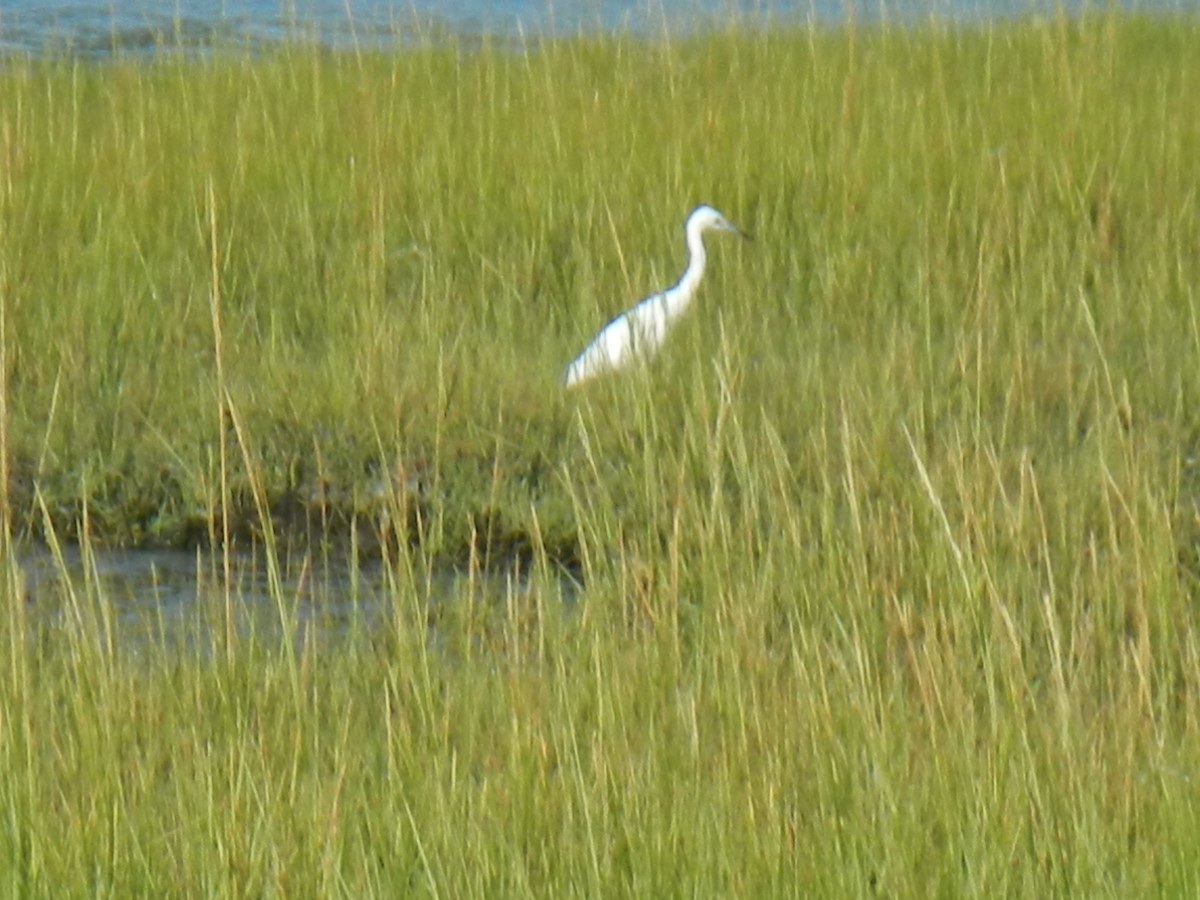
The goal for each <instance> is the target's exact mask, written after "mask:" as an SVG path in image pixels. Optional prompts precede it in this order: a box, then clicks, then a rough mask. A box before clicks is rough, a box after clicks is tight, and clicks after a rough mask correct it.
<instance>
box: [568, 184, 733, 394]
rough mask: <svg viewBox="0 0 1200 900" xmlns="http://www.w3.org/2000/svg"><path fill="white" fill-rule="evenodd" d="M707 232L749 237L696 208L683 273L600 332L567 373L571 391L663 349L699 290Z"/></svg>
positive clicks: (689, 221)
mask: <svg viewBox="0 0 1200 900" xmlns="http://www.w3.org/2000/svg"><path fill="white" fill-rule="evenodd" d="M709 229H715V230H719V231H732V232H734V233H736V234H741V235H742V236H743V237H745V236H746V235H745V234H744V233H743V232H742V231H741V230H740V229H738V228H737V227H736V226H734V225H731V224H730V223H729V222H728V221H726V219H725V217H724V216H722V215H721V214H720V213H719V212H717V211H716V210H715V209H713V208H712V207H711V206H697V207H696V208H695V209H694V210H692V212H691V215H689V216H688V218H687V223H686V224H685V225H684V231H685V233H686V235H687V247H688V264H687V268H686V269H684V272H683V275H682V276H680V278H679V280H678V281H677V282H675V284H674V285H672V286H671V287H669V288H667V289H666V290H665V291H662V292H661V293H658V294H651V295H650V296H649V297H647V298H646V299H644V300H642V301H641V302H640V303H638V304H636V305H635V306H632V307H630V308H629V309H627V310H626V311H625V312H623V313H621V314H620V315H619V316H617V317H616V318H615V319H612V320H611V321H610V322H609V323H608V324H607V325H605V326H604V327H603V328H601V329H600V332H599V333H598V334H597V335H596V336H595V337H594V338H593V339H592V342H591V343H590V344H588V345H587V347H585V348H584V350H583V352H582V353H580V354H579V355H578V356H577V357H575V359H574V360H572V362H571V364H570V365H569V366H567V370H566V372H565V373H564V375H563V383H564V384H565V385H566V386H567V387H571V386H572V385H575V384H578V383H579V382H581V381H586V380H587V379H589V378H593V377H595V376H596V375H600V374H603V373H604V372H611V371H615V370H617V369H622V368H624V367H625V366H627V365H629V364H630V363H632V362H633V361H634V360H635V359H639V358H643V359H644V358H648V357H650V356H651V355H652V354H653V353H654V352H655V351H656V350H658V348H659V347H661V346H662V343H663V341H665V340H666V338H667V331H668V330H669V329H670V327H671V324H672V323H673V322H674V321H675V320H676V319H678V318H679V317H680V316H681V315H682V314H683V313H684V311H685V310H686V309H687V308H688V306H689V305H690V304H691V302H692V299H693V298H694V297H695V296H696V291H697V289H698V288H699V287H700V279H701V278H703V277H704V265H705V263H706V262H707V258H708V255H707V253H706V252H705V249H704V239H703V236H702V235H703V233H704V232H705V231H707V230H709Z"/></svg>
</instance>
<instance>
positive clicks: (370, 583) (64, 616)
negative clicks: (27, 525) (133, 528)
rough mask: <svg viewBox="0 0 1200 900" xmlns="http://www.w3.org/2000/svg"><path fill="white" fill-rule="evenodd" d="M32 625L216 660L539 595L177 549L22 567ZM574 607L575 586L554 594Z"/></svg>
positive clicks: (51, 558)
mask: <svg viewBox="0 0 1200 900" xmlns="http://www.w3.org/2000/svg"><path fill="white" fill-rule="evenodd" d="M17 565H18V570H19V578H20V582H19V583H20V584H21V589H22V592H23V597H24V601H25V612H26V617H27V619H28V621H29V622H30V623H31V624H32V625H35V626H39V627H41V628H50V629H57V628H62V629H80V630H82V631H83V632H85V633H95V634H96V636H97V638H99V639H101V640H111V641H112V642H113V643H114V645H119V646H136V645H138V644H141V643H143V642H146V641H149V642H151V643H153V644H155V645H166V646H169V647H178V648H179V649H181V650H189V651H192V652H200V653H201V654H207V653H211V652H213V651H215V650H216V649H217V648H218V647H220V646H221V645H222V644H223V642H224V641H226V640H228V639H230V638H231V637H232V638H234V639H244V638H247V637H252V638H254V639H255V640H256V641H259V642H263V643H265V644H268V645H269V644H270V643H271V642H278V641H281V640H287V639H288V638H290V639H291V640H292V642H293V643H294V645H295V646H296V647H297V648H299V647H301V646H303V645H304V643H305V642H307V641H309V640H311V639H317V640H319V641H321V642H322V643H329V642H336V641H338V640H342V639H345V638H348V637H350V636H352V635H366V636H368V637H370V636H373V635H379V634H384V633H386V632H387V630H388V629H389V628H392V627H393V626H394V624H395V622H396V621H397V617H399V619H400V620H402V621H404V622H409V623H411V622H414V621H416V622H421V623H423V624H426V625H427V626H428V627H429V628H430V633H431V636H432V637H433V638H434V640H435V641H436V634H435V633H434V632H435V630H436V629H434V627H433V623H434V622H435V621H436V620H437V619H438V618H439V611H440V610H442V609H444V608H447V607H451V608H452V607H454V606H455V605H459V606H461V605H463V604H484V605H485V606H489V607H493V608H496V609H503V608H504V607H505V605H506V604H508V603H509V602H511V601H512V600H513V598H514V597H518V598H519V597H520V596H522V595H524V594H527V593H529V592H530V591H531V590H533V588H534V586H533V584H532V583H531V581H530V578H529V577H528V576H526V575H523V574H520V573H518V572H516V571H511V572H494V573H490V574H486V573H480V572H475V573H474V574H470V575H469V574H468V573H465V572H461V571H458V570H452V569H442V570H436V569H431V570H428V571H425V572H410V571H407V570H404V569H400V570H397V569H390V568H388V567H387V566H385V565H384V564H383V563H382V562H380V561H377V560H376V561H365V562H356V561H352V560H349V559H346V558H333V559H326V560H314V559H312V558H311V557H309V558H299V559H296V560H285V561H283V562H281V563H280V564H279V565H278V566H277V567H276V571H275V572H274V573H273V572H272V570H271V567H270V566H269V565H268V563H267V560H266V559H265V558H264V557H263V556H262V555H261V554H256V553H236V554H231V555H230V556H229V559H228V577H227V575H226V560H225V557H224V556H223V555H222V554H221V553H220V551H217V552H209V551H203V552H186V551H175V550H137V551H107V550H99V551H95V552H92V553H83V552H81V551H80V550H79V549H78V548H67V549H64V550H63V552H62V555H61V558H59V557H56V556H55V555H54V554H52V553H51V552H50V551H49V550H46V549H36V550H29V551H27V552H25V553H23V554H21V555H20V556H19V558H18V561H17ZM551 587H552V591H551V592H552V593H553V594H554V595H555V596H556V598H557V599H558V600H560V601H565V602H570V600H571V598H572V597H573V594H574V591H575V585H574V582H573V581H571V580H570V579H568V578H564V579H562V580H561V581H559V582H556V583H555V584H553V585H552V586H551Z"/></svg>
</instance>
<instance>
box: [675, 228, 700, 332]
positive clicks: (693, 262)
mask: <svg viewBox="0 0 1200 900" xmlns="http://www.w3.org/2000/svg"><path fill="white" fill-rule="evenodd" d="M687 247H688V264H687V268H686V269H684V270H683V274H682V275H681V276H679V281H678V282H676V285H675V287H676V289H675V290H673V291H672V292H671V297H670V302H669V308H668V313H669V314H670V315H671V316H677V315H679V314H680V313H682V312H683V311H684V310H685V309H687V307H688V304H689V303H691V302H692V298H693V297H695V296H696V289H697V288H699V287H700V279H701V278H703V277H704V264H705V262H707V260H708V255H707V254H706V253H705V251H704V240H703V239H702V238H701V237H700V232H699V231H693V230H691V229H689V230H688V233H687Z"/></svg>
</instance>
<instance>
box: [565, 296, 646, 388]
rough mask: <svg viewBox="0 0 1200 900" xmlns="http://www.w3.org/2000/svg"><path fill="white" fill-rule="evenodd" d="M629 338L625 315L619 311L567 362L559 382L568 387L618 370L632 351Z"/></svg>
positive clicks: (631, 340) (630, 332) (629, 328)
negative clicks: (618, 313)
mask: <svg viewBox="0 0 1200 900" xmlns="http://www.w3.org/2000/svg"><path fill="white" fill-rule="evenodd" d="M633 338H634V335H633V329H632V328H631V327H630V324H629V312H623V313H621V315H619V316H617V317H616V318H614V319H612V320H610V321H609V323H608V324H607V325H605V326H604V327H603V328H601V329H600V331H599V332H597V334H596V336H595V337H594V338H592V340H591V343H589V344H588V345H587V346H586V347H584V348H583V352H582V353H580V354H579V355H578V356H577V357H575V359H573V360H572V361H571V364H570V365H569V366H567V371H566V373H565V374H564V375H563V382H564V383H565V384H567V385H572V384H575V383H576V382H578V381H583V380H585V379H587V378H591V377H593V376H595V375H599V374H600V373H601V372H606V371H608V370H610V369H616V368H619V367H620V366H621V365H622V363H624V362H625V358H626V357H627V356H628V355H629V353H630V351H631V350H632V347H633Z"/></svg>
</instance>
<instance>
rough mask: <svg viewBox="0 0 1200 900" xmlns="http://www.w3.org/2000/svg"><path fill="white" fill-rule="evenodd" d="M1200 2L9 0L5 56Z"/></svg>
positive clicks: (957, 17)
mask: <svg viewBox="0 0 1200 900" xmlns="http://www.w3.org/2000/svg"><path fill="white" fill-rule="evenodd" d="M1198 4H1200V0H1101V2H1095V0H639V2H635V3H629V2H620V0H577V2H562V0H558V2H553V0H499V2H484V0H290V2H289V0H282V2H281V0H224V2H220V0H218V2H198V0H158V2H155V0H108V2H87V0H0V53H5V52H7V53H12V52H33V53H38V52H43V51H51V52H57V53H61V52H71V53H79V54H101V55H103V54H107V53H111V52H113V51H114V50H122V51H126V52H128V51H138V50H151V49H155V48H161V47H180V46H182V47H198V48H203V47H207V46H212V45H214V44H230V43H233V44H239V43H240V44H250V45H257V44H262V43H266V42H274V41H278V40H282V39H288V38H305V39H312V40H317V41H319V42H321V43H322V44H325V45H328V46H333V47H338V46H364V45H366V46H380V45H383V46H388V45H394V44H403V43H404V42H405V41H406V40H410V39H411V38H413V37H415V36H418V35H425V36H428V35H431V34H432V35H434V36H438V35H466V36H472V35H480V34H484V33H488V34H494V35H500V36H503V37H508V38H514V39H516V38H521V37H532V38H537V37H541V36H546V35H561V34H576V33H579V32H580V31H608V30H613V29H625V30H629V31H633V32H635V33H646V34H653V33H657V32H661V31H663V30H664V28H665V29H669V30H670V31H671V32H673V33H680V32H685V31H688V30H692V29H695V28H698V27H704V26H706V25H714V24H722V23H726V22H728V21H729V20H730V19H736V20H738V21H740V22H742V23H744V24H751V25H764V26H765V25H770V24H772V23H775V22H809V21H811V22H819V23H826V24H833V23H837V22H841V21H845V20H847V19H850V18H853V19H854V20H855V21H859V22H869V21H874V20H879V19H887V20H890V21H901V22H905V21H913V20H916V19H921V18H927V17H930V16H936V17H938V18H941V19H945V20H949V21H960V22H961V21H968V22H978V21H981V20H987V19H993V18H998V17H1009V16H1013V15H1019V14H1022V13H1051V12H1057V11H1059V10H1062V11H1065V12H1066V13H1068V14H1073V13H1077V12H1080V11H1082V10H1084V9H1095V8H1106V7H1107V6H1110V5H1115V6H1120V7H1136V8H1138V9H1141V10H1146V11H1151V12H1171V11H1179V10H1186V9H1192V10H1195V9H1196V8H1197V6H1198Z"/></svg>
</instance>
